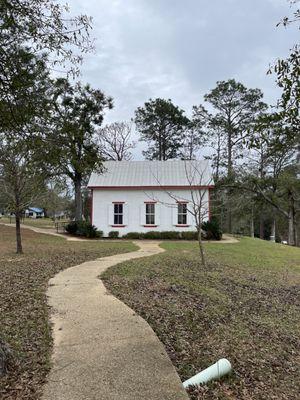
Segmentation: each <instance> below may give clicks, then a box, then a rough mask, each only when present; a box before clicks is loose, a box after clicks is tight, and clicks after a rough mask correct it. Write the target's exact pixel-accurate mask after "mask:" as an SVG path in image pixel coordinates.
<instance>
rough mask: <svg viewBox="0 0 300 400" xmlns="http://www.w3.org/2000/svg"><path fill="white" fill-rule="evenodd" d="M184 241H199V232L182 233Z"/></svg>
mask: <svg viewBox="0 0 300 400" xmlns="http://www.w3.org/2000/svg"><path fill="white" fill-rule="evenodd" d="M181 239H182V240H198V232H197V231H184V232H181Z"/></svg>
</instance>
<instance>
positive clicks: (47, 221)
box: [0, 217, 66, 229]
mask: <svg viewBox="0 0 300 400" xmlns="http://www.w3.org/2000/svg"><path fill="white" fill-rule="evenodd" d="M59 222H66V221H65V220H60V221H59ZM0 224H15V218H14V217H12V218H8V217H2V218H0ZM21 224H22V225H25V226H26V225H28V226H33V227H35V228H41V229H54V228H55V223H54V222H53V221H52V219H51V218H37V219H34V218H24V219H22V222H21Z"/></svg>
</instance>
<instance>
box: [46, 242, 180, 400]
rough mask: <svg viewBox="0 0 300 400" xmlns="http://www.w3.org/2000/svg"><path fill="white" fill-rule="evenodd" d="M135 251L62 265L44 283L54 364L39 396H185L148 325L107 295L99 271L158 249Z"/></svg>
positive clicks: (89, 399)
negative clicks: (65, 267) (50, 323)
mask: <svg viewBox="0 0 300 400" xmlns="http://www.w3.org/2000/svg"><path fill="white" fill-rule="evenodd" d="M137 245H138V246H139V247H140V249H139V250H138V251H135V252H131V253H125V254H118V255H115V256H110V257H104V258H99V259H97V260H95V261H89V262H85V263H83V264H81V265H78V266H76V267H71V268H69V269H66V270H64V271H62V272H60V273H59V274H57V275H56V276H55V277H54V278H53V279H51V280H50V281H49V288H48V293H47V294H48V297H49V305H50V306H51V307H52V310H53V314H52V321H53V324H54V328H53V335H54V353H53V360H52V361H53V365H52V369H51V371H50V373H49V376H48V382H47V383H46V385H45V389H44V395H43V400H183V399H185V400H187V399H188V396H187V394H186V392H185V390H184V389H183V387H182V385H181V381H180V379H179V376H178V375H177V373H176V371H175V368H174V367H173V365H172V363H171V361H170V359H169V358H168V356H167V354H166V351H165V349H164V347H163V345H162V344H161V342H160V341H159V340H158V338H157V336H156V335H155V333H154V332H153V330H152V329H151V328H150V326H149V325H148V324H147V323H146V322H145V321H144V320H143V319H142V318H141V317H139V316H138V315H137V314H135V312H134V311H133V310H131V309H130V308H129V307H127V306H126V305H125V304H124V303H122V302H121V301H119V300H118V299H116V298H115V297H114V296H112V295H110V294H108V293H107V291H106V289H105V287H104V285H103V283H102V281H101V280H100V279H99V275H100V274H101V273H102V272H103V271H105V270H106V269H107V268H109V267H110V266H112V265H115V264H118V263H120V262H123V261H126V260H131V259H134V258H139V257H148V256H151V255H153V254H157V253H160V252H162V251H163V249H161V248H160V247H159V243H157V242H139V243H137Z"/></svg>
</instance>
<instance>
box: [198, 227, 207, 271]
mask: <svg viewBox="0 0 300 400" xmlns="http://www.w3.org/2000/svg"><path fill="white" fill-rule="evenodd" d="M198 244H199V252H200V259H201V265H202V267H204V268H205V269H206V258H205V252H204V247H203V242H202V236H201V225H200V228H199V229H198Z"/></svg>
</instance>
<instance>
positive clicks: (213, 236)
mask: <svg viewBox="0 0 300 400" xmlns="http://www.w3.org/2000/svg"><path fill="white" fill-rule="evenodd" d="M201 228H202V229H203V230H204V232H205V238H206V239H207V240H221V239H222V231H221V229H220V226H219V222H218V220H217V219H216V218H215V217H212V218H211V219H210V221H206V222H203V224H202V227H201Z"/></svg>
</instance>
